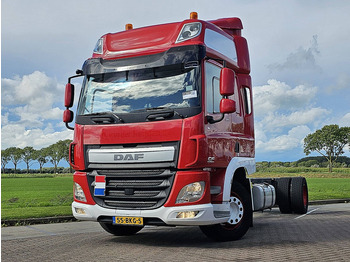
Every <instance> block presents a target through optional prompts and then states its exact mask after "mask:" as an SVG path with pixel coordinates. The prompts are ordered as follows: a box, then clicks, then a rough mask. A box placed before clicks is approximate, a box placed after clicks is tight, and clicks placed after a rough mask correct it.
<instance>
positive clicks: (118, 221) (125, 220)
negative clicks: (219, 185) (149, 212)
mask: <svg viewBox="0 0 350 262" xmlns="http://www.w3.org/2000/svg"><path fill="white" fill-rule="evenodd" d="M113 224H115V225H139V226H142V225H143V218H142V217H113Z"/></svg>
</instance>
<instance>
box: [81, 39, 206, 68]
mask: <svg viewBox="0 0 350 262" xmlns="http://www.w3.org/2000/svg"><path fill="white" fill-rule="evenodd" d="M204 57H205V46H203V45H188V46H179V47H172V48H170V49H169V50H167V51H165V52H162V53H159V54H153V55H146V56H138V57H131V58H124V59H116V60H105V59H102V58H91V59H88V60H86V61H85V63H84V64H83V74H84V75H94V74H102V73H112V72H119V71H128V70H137V69H145V68H153V67H160V66H165V65H173V64H186V63H188V62H200V61H201V60H202V59H203V58H204Z"/></svg>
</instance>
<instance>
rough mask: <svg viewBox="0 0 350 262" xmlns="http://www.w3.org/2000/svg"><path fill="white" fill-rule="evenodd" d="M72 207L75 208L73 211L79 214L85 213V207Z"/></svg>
mask: <svg viewBox="0 0 350 262" xmlns="http://www.w3.org/2000/svg"><path fill="white" fill-rule="evenodd" d="M74 209H75V213H77V214H79V215H86V212H85V209H83V208H79V207H75V208H74Z"/></svg>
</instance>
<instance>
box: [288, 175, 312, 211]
mask: <svg viewBox="0 0 350 262" xmlns="http://www.w3.org/2000/svg"><path fill="white" fill-rule="evenodd" d="M308 201H309V198H308V190H307V183H306V179H305V177H292V180H291V186H290V203H291V208H292V210H293V212H294V213H297V214H305V213H306V212H307V209H308V205H309V204H308Z"/></svg>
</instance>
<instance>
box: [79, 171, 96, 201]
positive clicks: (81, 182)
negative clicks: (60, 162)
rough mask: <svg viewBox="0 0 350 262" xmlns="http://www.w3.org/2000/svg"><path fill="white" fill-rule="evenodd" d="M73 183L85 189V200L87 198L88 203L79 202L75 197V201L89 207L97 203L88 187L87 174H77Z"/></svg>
mask: <svg viewBox="0 0 350 262" xmlns="http://www.w3.org/2000/svg"><path fill="white" fill-rule="evenodd" d="M73 181H74V182H76V183H78V184H79V185H80V186H81V187H82V188H83V190H84V194H85V198H86V202H82V201H79V200H77V199H76V198H75V197H74V201H76V202H79V203H84V204H88V205H95V204H96V203H95V201H94V200H93V199H92V196H91V194H90V190H89V185H88V183H87V179H86V173H85V172H75V173H74V176H73Z"/></svg>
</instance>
